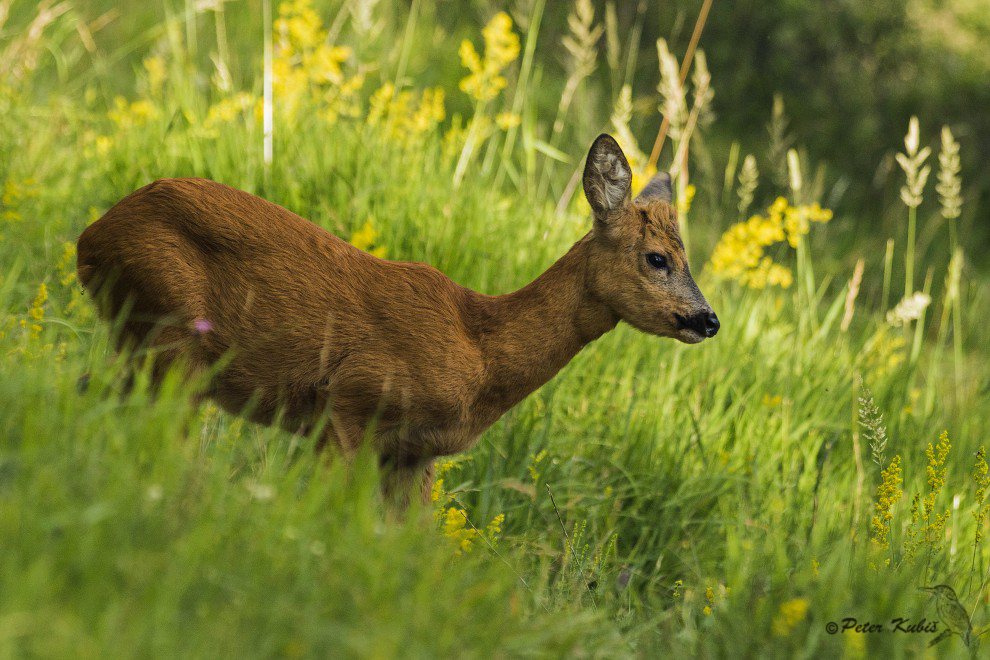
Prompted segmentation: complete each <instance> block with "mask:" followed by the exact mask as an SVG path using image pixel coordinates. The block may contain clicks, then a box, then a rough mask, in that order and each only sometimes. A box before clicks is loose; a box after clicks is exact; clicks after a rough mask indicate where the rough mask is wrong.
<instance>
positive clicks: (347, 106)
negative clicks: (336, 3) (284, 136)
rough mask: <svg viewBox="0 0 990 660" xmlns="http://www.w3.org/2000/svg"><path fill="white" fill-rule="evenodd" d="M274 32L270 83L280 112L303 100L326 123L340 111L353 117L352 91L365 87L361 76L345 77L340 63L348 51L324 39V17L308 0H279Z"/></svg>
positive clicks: (293, 109) (354, 93)
mask: <svg viewBox="0 0 990 660" xmlns="http://www.w3.org/2000/svg"><path fill="white" fill-rule="evenodd" d="M274 30H275V34H276V41H275V52H274V58H273V60H272V87H273V93H274V95H275V97H276V99H278V101H279V109H280V111H283V112H285V113H286V114H288V115H289V116H290V117H291V116H292V115H293V114H295V112H296V110H297V109H298V107H299V104H300V103H301V102H302V101H303V100H304V99H306V98H308V99H310V100H311V101H313V102H315V103H316V104H317V106H318V109H319V110H320V116H322V117H323V118H324V119H326V120H327V121H330V122H334V121H336V120H337V118H338V117H339V116H341V115H345V116H357V114H358V106H357V93H358V91H359V90H360V89H361V87H362V86H363V85H364V76H363V75H361V74H356V75H354V76H351V77H347V76H346V75H345V73H344V69H343V66H342V65H343V64H344V63H345V62H346V61H348V60H349V59H351V57H352V55H353V51H352V50H351V48H350V47H348V46H337V45H334V44H330V43H328V41H327V32H326V30H325V29H324V27H323V21H322V20H320V17H319V15H318V14H317V13H316V12H315V11H314V10H313V8H312V3H311V1H310V0H292V1H291V2H283V3H282V4H281V5H280V7H279V17H278V18H277V19H276V20H275V24H274Z"/></svg>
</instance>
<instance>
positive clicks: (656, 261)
mask: <svg viewBox="0 0 990 660" xmlns="http://www.w3.org/2000/svg"><path fill="white" fill-rule="evenodd" d="M646 263H648V264H650V265H651V266H653V267H654V268H659V269H666V268H667V257H665V256H663V255H662V254H658V253H656V252H650V253H648V254H647V255H646Z"/></svg>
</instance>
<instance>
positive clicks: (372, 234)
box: [351, 220, 385, 259]
mask: <svg viewBox="0 0 990 660" xmlns="http://www.w3.org/2000/svg"><path fill="white" fill-rule="evenodd" d="M377 238H378V230H377V229H375V227H374V225H372V224H371V220H368V221H367V222H365V223H364V226H363V227H361V228H360V229H358V230H357V231H356V232H354V233H353V234H351V245H353V246H354V247H356V248H357V249H359V250H364V251H365V252H368V253H370V254H373V255H375V256H376V257H379V258H380V259H384V258H385V247H384V246H379V247H376V248H374V249H372V247H371V246H372V245H375V241H376V239H377Z"/></svg>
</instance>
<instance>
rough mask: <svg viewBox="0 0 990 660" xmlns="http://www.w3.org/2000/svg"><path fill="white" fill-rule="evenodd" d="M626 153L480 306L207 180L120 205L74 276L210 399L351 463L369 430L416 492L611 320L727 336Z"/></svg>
mask: <svg viewBox="0 0 990 660" xmlns="http://www.w3.org/2000/svg"><path fill="white" fill-rule="evenodd" d="M630 180H631V173H630V169H629V164H628V162H627V161H626V158H625V156H624V155H623V153H622V150H621V149H620V148H619V145H618V144H617V143H616V142H615V140H613V139H612V138H611V137H610V136H608V135H601V136H599V137H598V139H596V140H595V142H594V144H593V145H592V146H591V150H590V151H589V153H588V158H587V163H586V164H585V169H584V179H583V183H584V192H585V195H586V196H587V198H588V202H589V203H590V205H591V209H592V212H593V215H594V223H593V228H592V229H591V231H590V232H589V233H588V234H587V235H586V236H585V237H584V238H582V239H581V240H580V241H578V242H577V243H576V244H575V245H574V246H573V247H572V248H571V249H570V250H569V251H568V252H567V254H565V255H564V256H563V257H561V258H560V260H559V261H557V262H556V263H555V264H553V265H552V266H551V267H550V268H549V269H548V270H547V271H546V272H545V273H543V274H542V275H541V276H540V277H538V278H537V279H536V280H535V281H533V282H532V283H530V284H529V285H527V286H525V287H523V288H522V289H520V290H519V291H516V292H515V293H511V294H507V295H501V296H488V295H483V294H480V293H476V292H474V291H472V290H470V289H466V288H464V287H461V286H458V285H457V284H455V283H454V282H452V281H451V280H449V279H448V278H447V277H446V276H444V275H443V274H442V273H441V272H439V271H438V270H436V269H435V268H433V267H432V266H428V265H425V264H420V263H405V262H396V261H385V260H383V259H379V258H377V257H374V256H372V255H370V254H367V253H365V252H362V251H361V250H358V249H357V248H355V247H353V246H352V245H350V244H348V243H346V242H344V241H343V240H341V239H339V238H337V237H336V236H333V235H332V234H330V233H328V232H327V231H324V230H323V229H321V228H320V227H318V226H316V225H315V224H312V223H310V222H308V221H307V220H304V219H303V218H301V217H299V216H297V215H296V214H294V213H291V212H290V211H288V210H286V209H284V208H282V207H281V206H276V205H275V204H272V203H270V202H267V201H265V200H263V199H260V198H258V197H255V196H254V195H251V194H248V193H246V192H242V191H240V190H236V189H233V188H229V187H227V186H224V185H221V184H219V183H214V182H212V181H208V180H205V179H162V180H159V181H155V182H154V183H152V184H150V185H147V186H145V187H144V188H141V189H140V190H137V191H136V192H133V193H131V194H130V195H128V196H127V197H125V198H124V199H123V200H121V201H120V202H118V203H117V204H116V205H115V206H114V207H113V208H111V209H110V210H109V211H108V212H107V213H106V215H104V216H103V217H102V218H100V219H99V220H98V221H96V222H95V223H94V224H92V225H91V226H90V227H88V228H87V229H86V230H85V231H84V232H83V233H82V235H81V236H80V237H79V245H78V272H79V279H80V281H81V282H82V283H83V284H84V286H85V287H86V289H87V290H88V291H89V293H90V294H92V295H93V297H94V298H95V300H96V301H97V304H98V307H99V309H100V313H101V315H102V316H103V317H105V318H108V319H113V318H115V317H117V316H119V315H121V314H123V315H124V317H123V318H121V321H122V326H121V336H120V338H119V341H118V343H119V344H120V345H121V347H122V348H123V347H127V346H150V347H153V348H155V349H156V353H155V355H156V357H155V361H154V368H153V377H154V378H156V379H159V378H160V377H161V376H162V374H163V373H164V370H165V368H166V367H168V366H169V365H170V364H171V363H173V362H175V361H176V360H177V359H179V358H181V360H182V362H183V363H184V364H185V365H186V367H187V368H188V369H192V370H197V369H202V368H206V367H209V366H210V365H212V364H215V363H216V362H217V361H218V360H220V359H221V357H224V356H226V358H225V363H224V364H223V366H222V368H220V369H219V370H218V372H217V374H216V375H215V377H213V379H212V381H211V383H210V385H209V386H208V389H207V391H206V392H205V396H207V397H210V398H212V399H215V400H216V401H217V402H218V403H219V404H220V405H221V406H222V407H223V408H225V409H226V410H228V411H231V412H234V413H241V414H244V415H246V416H247V417H248V418H249V419H251V420H253V421H256V422H260V423H263V424H271V423H272V422H273V421H275V420H276V419H281V421H282V423H283V424H284V425H285V426H286V427H287V428H289V429H290V430H293V431H298V430H307V429H311V428H312V427H313V425H314V424H315V423H317V422H318V421H320V420H321V419H322V418H323V417H322V416H323V415H324V414H326V415H327V417H326V419H328V423H327V425H326V427H325V430H324V435H323V439H322V441H321V442H320V446H322V445H323V444H325V443H326V442H327V441H332V442H334V443H335V444H336V445H337V446H338V447H339V448H340V450H341V451H342V452H343V453H344V454H345V455H348V454H352V453H353V452H354V450H355V449H356V448H357V447H358V445H359V444H360V443H361V442H362V440H363V438H364V435H365V432H366V430H371V431H372V432H371V436H370V437H371V440H370V441H371V442H372V443H373V448H374V451H375V452H376V453H377V454H378V456H379V457H380V462H381V465H382V468H383V490H384V491H385V492H386V494H387V495H389V496H390V497H393V496H395V495H397V496H398V497H399V498H401V500H400V501H402V500H404V499H405V498H407V497H408V496H409V494H410V491H411V490H412V489H413V487H414V484H415V483H416V482H417V481H420V480H421V485H422V494H423V497H424V498H428V497H429V493H430V488H431V483H432V462H433V459H434V458H436V457H438V456H442V455H445V454H453V453H456V452H461V451H465V450H467V449H469V448H470V447H471V446H472V445H473V444H474V442H475V441H476V439H477V438H478V436H479V435H480V434H481V432H482V431H484V430H485V429H486V428H488V427H489V426H490V425H491V424H493V423H494V422H495V421H496V420H497V419H498V418H499V417H500V416H502V414H503V413H505V412H506V411H507V410H508V409H509V408H511V407H512V406H514V405H515V404H517V403H519V401H521V400H522V399H523V398H525V397H526V396H527V395H528V394H529V393H530V392H532V391H533V390H535V389H536V388H538V387H539V386H540V385H542V384H543V383H545V382H547V381H548V380H550V379H551V378H552V377H553V376H554V374H556V373H557V372H558V371H559V370H560V369H561V368H562V367H563V366H564V365H565V364H567V362H568V361H570V360H571V358H573V357H574V356H575V355H576V354H577V353H578V351H580V350H581V349H582V348H583V347H584V346H585V345H586V344H588V343H589V342H591V341H593V340H595V339H597V338H598V337H600V336H601V335H602V334H604V333H605V332H607V331H609V330H611V329H612V328H614V327H615V325H616V324H617V323H618V322H619V321H620V320H623V321H626V322H628V323H630V324H632V325H633V326H635V327H636V328H638V329H640V330H642V331H644V332H648V333H651V334H655V335H660V336H664V337H673V338H675V339H679V340H681V341H683V342H687V343H695V342H700V341H702V340H703V339H705V338H706V337H711V336H713V335H714V334H715V333H716V332H717V331H718V328H719V322H718V318H717V317H716V316H715V314H714V313H713V312H712V308H711V307H710V306H709V304H708V302H707V301H706V300H705V297H704V296H703V295H702V294H701V291H700V290H699V289H698V287H697V285H696V284H695V282H694V280H693V279H692V277H691V274H690V271H689V270H688V264H687V259H686V256H685V253H684V244H683V243H682V242H681V239H680V236H679V232H678V227H677V218H676V213H675V211H674V208H673V206H671V204H670V201H671V188H670V177H669V175H667V174H666V173H661V174H659V175H657V176H656V177H654V179H653V180H652V181H651V182H650V183H649V184H648V185H647V186H646V187H645V188H644V189H643V191H642V192H641V193H640V194H639V196H638V197H636V199H635V200H630V194H629V193H630V190H629V188H630Z"/></svg>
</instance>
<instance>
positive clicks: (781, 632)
mask: <svg viewBox="0 0 990 660" xmlns="http://www.w3.org/2000/svg"><path fill="white" fill-rule="evenodd" d="M807 614H808V599H807V598H794V599H793V600H789V601H787V602H786V603H781V604H780V609H778V610H777V615H776V616H774V618H773V634H774V635H776V636H777V637H787V636H788V635H789V634H790V633H791V630H793V629H794V626H796V625H797V624H799V623H801V622H802V621H803V620H804V617H805V616H806V615H807Z"/></svg>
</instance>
